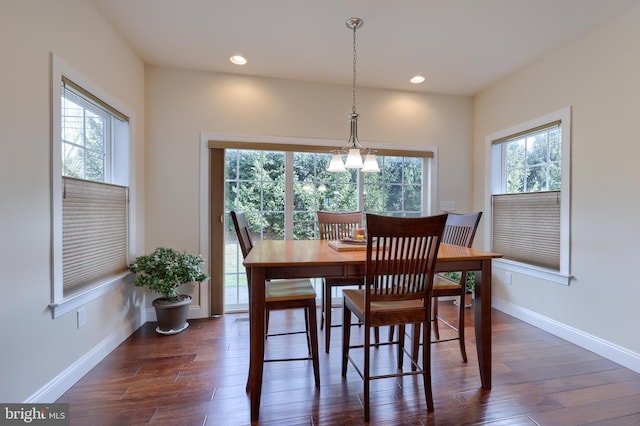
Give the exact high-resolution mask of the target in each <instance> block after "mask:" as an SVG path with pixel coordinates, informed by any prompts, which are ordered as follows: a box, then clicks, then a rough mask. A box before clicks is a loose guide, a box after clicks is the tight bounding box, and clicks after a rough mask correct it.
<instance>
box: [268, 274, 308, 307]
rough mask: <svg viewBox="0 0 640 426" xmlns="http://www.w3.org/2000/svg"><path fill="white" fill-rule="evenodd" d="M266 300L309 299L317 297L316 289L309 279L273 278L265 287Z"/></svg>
mask: <svg viewBox="0 0 640 426" xmlns="http://www.w3.org/2000/svg"><path fill="white" fill-rule="evenodd" d="M264 297H265V301H266V302H267V303H270V302H282V301H287V300H307V299H313V300H315V298H316V291H315V289H314V288H313V285H311V281H309V280H308V279H291V280H273V281H269V284H267V286H266V287H265V295H264Z"/></svg>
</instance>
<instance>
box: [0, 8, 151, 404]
mask: <svg viewBox="0 0 640 426" xmlns="http://www.w3.org/2000/svg"><path fill="white" fill-rule="evenodd" d="M52 52H53V53H55V54H56V55H58V56H59V57H60V58H61V59H63V60H64V61H65V62H66V63H67V64H69V65H71V66H72V67H74V68H75V69H76V70H78V71H79V72H81V73H82V74H83V75H84V76H85V77H87V78H88V79H90V80H91V81H93V82H94V83H95V84H97V85H98V86H99V87H101V88H102V89H104V90H105V91H106V92H107V93H109V94H110V95H112V97H113V98H114V99H118V100H119V101H121V102H122V103H123V104H124V105H126V106H127V107H128V108H129V109H131V110H132V111H134V112H135V122H136V123H137V126H136V128H135V134H133V135H132V136H133V144H134V160H133V161H134V163H135V165H136V169H135V170H136V171H135V175H134V176H133V181H134V185H133V188H132V195H133V197H134V199H133V204H134V206H135V215H136V216H134V218H133V220H134V223H138V224H140V223H141V219H142V215H143V213H144V210H143V204H142V196H143V191H142V189H143V184H144V174H143V172H144V169H143V167H142V166H141V165H142V161H143V160H144V151H143V148H144V147H143V143H142V142H143V140H144V67H143V65H142V63H141V61H140V60H139V59H138V58H137V57H136V56H135V55H134V54H133V52H132V50H131V49H130V48H129V47H128V46H126V45H125V44H124V43H123V42H122V40H121V39H120V38H119V37H118V35H117V34H116V33H115V32H114V31H113V30H112V29H111V28H110V27H109V26H107V25H106V23H105V22H104V21H103V19H102V18H101V16H100V15H99V14H98V13H97V12H96V10H95V9H94V8H93V7H92V6H91V5H90V4H89V3H88V2H86V1H85V0H56V1H49V0H29V1H24V0H2V1H1V2H0V55H1V57H2V66H0V77H1V80H2V96H0V144H1V146H2V151H1V153H0V194H2V205H1V207H0V288H1V289H2V291H5V292H6V293H4V296H3V297H1V298H0V341H1V342H2V343H1V345H2V349H1V350H0V378H1V379H0V401H3V402H26V401H31V402H38V401H42V402H48V401H51V400H52V399H55V398H56V397H57V395H58V394H59V393H60V392H61V391H64V390H65V387H66V386H68V385H70V384H71V383H73V381H74V380H76V379H77V378H78V377H75V376H74V375H77V374H80V373H81V372H82V371H83V369H85V370H86V368H88V367H91V366H92V363H95V361H96V360H97V359H99V358H100V355H101V354H102V353H103V352H105V351H108V350H109V349H110V347H111V346H113V345H114V344H117V343H118V341H119V340H121V339H122V338H123V336H124V337H126V335H127V334H128V333H130V332H131V330H132V329H135V327H137V325H136V321H138V322H139V321H140V318H141V317H140V313H141V309H140V307H139V306H136V303H138V304H140V302H139V298H140V296H139V292H138V291H135V292H134V291H133V290H132V288H130V287H129V288H126V287H125V288H121V289H119V290H117V291H114V292H111V293H109V294H107V295H105V296H103V297H101V298H99V299H97V300H94V301H92V302H90V303H88V304H87V305H86V306H85V307H84V308H85V309H86V318H87V324H86V326H84V327H82V328H80V329H78V328H77V326H76V314H75V311H74V312H70V313H68V314H66V315H64V316H62V317H60V318H58V319H55V320H53V319H52V317H51V313H50V311H49V309H48V304H49V303H50V302H51V262H50V257H51V225H50V222H51V196H50V187H51V177H50V173H51V172H50V152H51V142H50V141H51V134H50V120H51V103H50V93H51V88H50V78H51V69H50V55H51V53H52ZM143 237H144V233H143V227H142V226H137V227H136V228H135V235H133V239H134V247H139V248H138V249H139V250H142V249H143V247H142V246H141V242H142V241H143Z"/></svg>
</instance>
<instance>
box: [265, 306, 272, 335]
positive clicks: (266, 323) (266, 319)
mask: <svg viewBox="0 0 640 426" xmlns="http://www.w3.org/2000/svg"><path fill="white" fill-rule="evenodd" d="M270 314H271V311H269V308H267V307H266V306H265V309H264V338H265V339H267V338H268V337H269V317H270V316H271V315H270Z"/></svg>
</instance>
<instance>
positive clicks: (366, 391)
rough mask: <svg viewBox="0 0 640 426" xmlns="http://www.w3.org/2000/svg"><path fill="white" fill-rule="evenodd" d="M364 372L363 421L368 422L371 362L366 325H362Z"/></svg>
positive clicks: (368, 333)
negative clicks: (363, 330) (363, 329)
mask: <svg viewBox="0 0 640 426" xmlns="http://www.w3.org/2000/svg"><path fill="white" fill-rule="evenodd" d="M364 328H365V332H364V370H363V371H362V373H363V379H364V421H365V422H369V385H370V380H371V379H370V377H371V372H370V371H369V370H370V361H371V359H370V358H371V330H370V327H369V325H368V324H365V325H364ZM377 330H378V327H375V331H377ZM375 331H374V333H375Z"/></svg>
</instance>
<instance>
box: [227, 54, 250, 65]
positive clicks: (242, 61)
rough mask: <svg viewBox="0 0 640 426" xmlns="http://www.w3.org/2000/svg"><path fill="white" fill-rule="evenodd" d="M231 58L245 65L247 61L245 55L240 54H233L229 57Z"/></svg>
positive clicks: (235, 62)
mask: <svg viewBox="0 0 640 426" xmlns="http://www.w3.org/2000/svg"><path fill="white" fill-rule="evenodd" d="M229 60H230V61H231V62H232V63H234V64H236V65H244V64H246V63H247V60H246V59H245V57H244V56H240V55H233V56H232V57H230V58H229Z"/></svg>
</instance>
